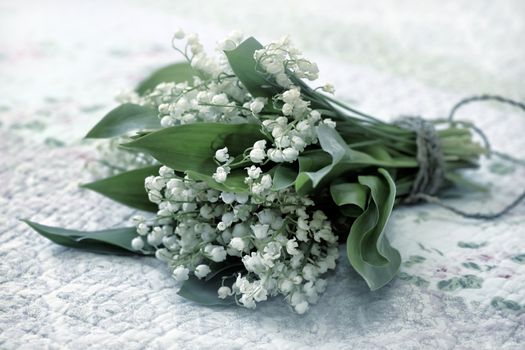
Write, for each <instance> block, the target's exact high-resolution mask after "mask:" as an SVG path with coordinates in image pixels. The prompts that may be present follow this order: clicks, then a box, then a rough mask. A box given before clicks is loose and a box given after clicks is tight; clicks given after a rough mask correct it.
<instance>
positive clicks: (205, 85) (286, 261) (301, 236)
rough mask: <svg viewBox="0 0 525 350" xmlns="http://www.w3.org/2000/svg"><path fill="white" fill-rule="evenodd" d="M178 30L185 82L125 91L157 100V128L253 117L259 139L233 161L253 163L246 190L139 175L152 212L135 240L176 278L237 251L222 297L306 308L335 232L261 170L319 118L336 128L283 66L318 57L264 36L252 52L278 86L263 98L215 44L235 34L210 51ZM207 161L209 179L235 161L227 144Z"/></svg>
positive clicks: (333, 248)
mask: <svg viewBox="0 0 525 350" xmlns="http://www.w3.org/2000/svg"><path fill="white" fill-rule="evenodd" d="M184 38H185V39H186V45H185V47H184V49H177V50H179V51H180V52H181V53H183V55H184V56H185V57H186V58H187V59H188V61H189V62H190V63H191V66H192V67H193V68H194V69H195V71H196V72H197V74H196V76H195V77H194V78H193V81H191V82H185V83H161V84H159V85H158V86H156V87H155V88H154V89H153V90H152V91H151V92H150V93H149V94H148V95H146V96H145V97H143V98H138V97H136V96H133V95H131V96H129V97H128V99H129V100H130V101H133V102H134V103H140V104H142V105H148V106H151V107H154V108H156V109H157V110H158V112H159V118H160V120H161V125H162V126H163V127H169V126H174V125H182V124H191V123H199V122H221V123H239V122H252V123H253V122H257V123H259V124H260V125H261V131H262V133H263V134H264V135H265V136H266V139H261V140H258V141H256V142H255V143H254V144H253V146H252V147H250V148H248V149H247V150H246V151H245V152H244V155H243V159H241V160H240V161H239V163H243V164H245V163H251V164H253V165H250V166H248V167H246V168H245V170H246V178H245V183H246V184H247V187H248V191H247V192H245V193H229V192H222V191H218V190H216V189H213V188H212V187H210V186H209V185H208V184H206V183H204V182H198V181H193V180H192V179H191V178H189V177H188V176H186V177H183V178H181V177H179V176H177V175H176V174H175V172H174V171H173V170H172V169H169V168H167V167H162V168H161V169H160V173H159V176H155V177H149V178H147V179H146V183H145V187H146V190H147V191H148V196H149V199H150V200H151V201H152V202H154V203H157V204H158V206H159V211H158V213H157V216H156V217H155V218H154V219H152V220H149V221H148V220H145V219H143V218H138V219H137V220H136V225H137V233H138V236H137V237H136V238H135V239H134V240H133V242H132V243H133V247H134V249H137V250H140V249H143V248H144V246H145V245H146V244H148V245H149V246H153V247H155V249H156V256H157V258H159V259H161V260H163V261H165V262H167V263H168V265H169V266H170V268H171V269H172V271H173V276H174V277H175V278H176V279H177V280H179V281H184V280H186V279H188V278H189V277H190V275H194V276H195V277H197V278H204V277H206V276H207V275H208V274H209V273H210V272H211V271H212V269H213V266H212V265H213V264H220V263H224V262H225V261H228V259H232V258H236V259H241V261H242V264H243V266H244V272H243V273H239V274H237V275H235V276H234V275H232V276H230V277H229V278H226V279H224V280H223V285H222V287H221V288H219V290H218V296H219V297H220V298H227V297H234V298H235V300H236V301H237V303H238V304H241V305H243V306H245V307H248V308H253V307H255V303H256V302H260V301H263V300H266V299H267V297H268V296H274V295H279V294H280V295H283V296H284V297H285V299H286V300H287V301H288V302H289V303H290V304H291V305H292V306H293V307H294V308H295V310H296V311H297V312H298V313H304V312H305V311H306V310H307V309H308V307H309V305H310V304H312V303H315V302H316V301H317V298H318V295H319V294H320V293H321V292H323V290H324V289H325V286H326V282H325V280H324V279H322V278H321V276H322V275H323V274H324V273H326V272H327V271H328V270H329V269H333V268H335V261H336V259H337V257H338V251H337V237H336V236H335V235H334V233H333V232H332V229H331V226H330V223H329V221H328V220H327V217H326V216H325V215H324V213H323V212H321V211H319V210H317V211H315V210H313V209H312V206H313V204H314V203H313V202H312V201H311V200H310V199H309V198H308V197H304V196H298V195H297V194H295V193H294V192H293V190H291V189H281V190H274V189H273V188H272V176H271V175H270V174H269V173H265V171H264V170H263V169H266V168H267V165H268V164H269V163H270V162H272V163H283V162H289V163H292V162H295V161H296V160H297V159H298V157H299V155H300V154H301V153H302V152H303V151H304V150H305V149H306V147H308V146H309V145H312V144H315V143H317V142H318V140H317V136H316V132H315V129H316V127H317V126H318V125H320V124H325V125H329V126H331V127H335V123H334V122H333V121H331V120H330V119H326V118H325V119H323V118H322V117H321V114H320V112H319V111H317V110H315V109H312V108H311V107H310V102H308V101H307V100H305V99H303V98H302V96H301V89H300V87H298V86H296V85H294V84H293V83H292V81H291V80H290V78H289V74H288V72H293V74H294V75H295V76H296V77H298V78H307V79H309V80H314V79H316V78H317V75H318V69H317V65H316V64H315V63H312V62H310V61H308V60H306V59H304V58H302V57H301V56H300V53H299V52H298V50H296V49H295V48H293V47H292V46H291V44H290V41H289V40H288V39H286V38H285V39H283V40H281V41H279V42H276V43H271V44H270V45H268V46H266V47H265V48H264V49H262V50H258V51H256V52H255V54H254V59H255V60H256V62H257V64H258V65H259V66H260V69H261V70H262V71H264V74H267V75H268V78H269V79H270V80H272V79H273V80H274V81H275V83H276V84H278V85H279V86H280V87H281V88H280V89H281V90H282V92H281V93H277V94H276V95H275V96H273V97H272V98H271V99H268V98H263V97H254V96H252V95H251V94H250V93H249V92H248V90H246V89H245V87H243V85H242V83H240V81H239V80H238V78H237V77H236V76H235V75H234V74H233V72H232V69H231V67H230V66H229V64H228V61H227V59H226V56H225V55H224V52H223V51H222V50H232V49H235V47H237V46H238V45H239V43H240V42H241V40H242V36H241V35H239V34H237V33H234V34H232V35H231V36H230V37H228V38H226V39H225V40H224V41H222V42H221V43H220V44H219V52H220V54H219V55H218V57H210V56H208V55H207V54H206V53H205V52H204V50H203V48H202V45H201V44H200V43H199V41H198V37H197V36H196V35H194V34H185V33H183V32H182V31H179V32H177V33H176V34H175V40H182V39H184ZM214 159H215V161H216V163H217V168H216V170H215V172H214V173H213V174H212V178H213V180H214V181H216V182H217V183H219V184H222V183H225V182H226V180H227V179H228V175H229V174H230V172H231V170H232V167H233V166H234V165H235V164H233V161H234V159H233V157H231V156H230V154H229V153H228V148H227V147H223V148H220V149H217V150H216V151H215V155H214ZM230 279H231V280H230Z"/></svg>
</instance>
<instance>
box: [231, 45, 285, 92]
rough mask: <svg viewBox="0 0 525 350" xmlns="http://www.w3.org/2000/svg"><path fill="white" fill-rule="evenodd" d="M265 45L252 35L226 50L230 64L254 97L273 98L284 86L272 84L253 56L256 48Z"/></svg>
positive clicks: (258, 48)
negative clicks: (233, 47) (231, 48)
mask: <svg viewBox="0 0 525 350" xmlns="http://www.w3.org/2000/svg"><path fill="white" fill-rule="evenodd" d="M262 48H263V46H262V45H261V44H260V43H259V42H258V41H257V40H255V38H253V37H250V38H248V39H246V40H244V41H243V42H242V43H241V44H240V45H239V46H237V47H236V48H235V49H233V50H231V51H224V53H225V54H226V57H227V58H228V61H229V63H230V66H231V68H232V70H233V72H234V73H235V75H236V76H237V78H239V80H240V81H241V83H242V84H243V85H244V87H246V89H247V90H248V91H249V92H250V94H252V96H254V97H268V98H270V99H271V98H272V97H273V96H275V95H276V94H278V93H279V92H281V91H282V88H280V87H278V86H275V85H272V84H271V83H270V82H269V81H268V80H267V79H266V75H265V73H264V72H263V71H262V68H261V67H258V63H257V61H255V58H254V57H253V55H254V53H255V51H256V50H260V49H262Z"/></svg>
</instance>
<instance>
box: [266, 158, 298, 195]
mask: <svg viewBox="0 0 525 350" xmlns="http://www.w3.org/2000/svg"><path fill="white" fill-rule="evenodd" d="M272 171H273V184H272V189H273V190H275V191H279V190H282V189H285V188H287V187H290V186H293V184H294V182H295V179H296V178H297V170H295V169H293V168H292V167H289V166H286V165H283V164H279V165H276V166H275V167H274V168H273V169H272Z"/></svg>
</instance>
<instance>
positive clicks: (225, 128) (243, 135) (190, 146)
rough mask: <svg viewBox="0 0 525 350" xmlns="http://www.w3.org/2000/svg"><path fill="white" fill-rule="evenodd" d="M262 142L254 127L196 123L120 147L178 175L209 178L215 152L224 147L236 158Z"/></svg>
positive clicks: (212, 169) (215, 166)
mask: <svg viewBox="0 0 525 350" xmlns="http://www.w3.org/2000/svg"><path fill="white" fill-rule="evenodd" d="M263 138H264V135H263V134H262V133H261V132H260V128H259V126H258V125H257V124H220V123H197V124H187V125H179V126H173V127H171V128H166V129H162V130H159V131H156V132H153V133H151V134H148V135H146V136H143V137H140V138H138V139H136V140H133V141H131V142H129V143H126V144H123V145H122V147H124V148H130V149H136V150H140V151H142V152H145V153H148V154H150V155H151V156H152V157H154V158H155V159H157V160H158V161H159V162H160V163H162V164H164V165H167V166H169V167H170V168H173V169H175V170H177V171H182V172H186V171H192V172H194V173H199V174H203V175H209V176H211V175H212V174H213V173H214V172H215V169H216V168H217V164H216V163H215V161H214V159H213V157H214V155H215V151H216V150H218V149H219V148H223V147H225V146H226V147H228V153H229V154H230V156H233V157H236V156H238V155H241V154H242V153H243V152H244V151H245V150H246V149H247V148H249V147H252V146H253V144H254V143H255V141H258V140H261V139H263Z"/></svg>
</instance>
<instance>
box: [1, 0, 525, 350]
mask: <svg viewBox="0 0 525 350" xmlns="http://www.w3.org/2000/svg"><path fill="white" fill-rule="evenodd" d="M524 14H525V6H524V3H523V2H522V1H520V0H516V1H476V2H474V1H443V0H436V1H425V2H422V1H415V0H414V1H399V2H387V1H384V2H379V1H378V2H373V3H367V2H364V1H358V0H352V1H342V0H340V1H330V2H324V4H323V5H319V2H317V1H304V0H303V1H277V0H265V1H243V2H238V3H237V4H236V5H233V4H232V2H231V1H225V0H224V1H223V0H218V1H213V2H212V1H207V2H206V1H196V0H192V1H168V0H166V1H139V0H131V1H114V0H112V1H84V2H80V1H78V2H73V1H65V0H64V1H21V0H20V1H5V0H2V1H0V82H1V83H0V160H1V161H0V184H1V185H0V348H1V349H16V348H20V349H45V348H49V349H58V348H66V349H185V348H187V349H201V348H202V349H241V348H242V349H244V348H246V349H306V348H316V349H351V348H355V349H426V348H428V349H455V348H457V349H523V348H524V347H525V205H523V204H522V205H520V206H518V207H517V208H515V210H513V211H512V212H511V213H510V214H508V215H507V216H505V217H503V218H501V219H498V220H493V221H476V220H469V219H463V218H461V217H458V216H455V215H454V214H451V213H449V212H447V211H445V210H443V209H440V208H438V207H436V206H432V205H419V206H412V207H402V208H398V209H396V210H395V213H394V215H393V217H392V220H391V222H390V225H389V227H388V235H389V237H390V239H391V242H392V244H393V246H395V247H396V248H398V249H399V251H400V252H401V255H402V257H403V261H404V262H403V264H402V267H401V271H400V273H399V276H398V277H397V278H396V279H395V280H394V281H393V282H392V283H390V284H389V285H388V286H386V287H385V288H383V289H381V290H379V291H376V292H370V291H369V290H368V288H367V287H366V285H365V283H364V282H363V281H362V280H361V279H360V278H359V276H358V275H357V274H356V273H355V272H353V271H352V269H351V268H350V266H349V265H348V263H347V262H346V261H345V259H344V258H343V259H341V260H340V263H339V266H338V268H337V271H336V272H335V273H333V274H332V275H330V276H329V278H328V282H329V283H328V289H327V292H326V293H325V294H324V295H323V296H322V298H321V299H320V301H319V303H318V304H317V305H315V306H313V307H312V308H311V310H310V311H309V312H308V313H307V314H305V315H302V316H299V315H297V314H295V313H294V312H293V311H292V310H291V309H290V308H289V307H287V306H286V303H285V302H284V301H282V300H279V299H274V300H271V301H269V302H266V303H261V304H260V305H259V306H258V307H257V309H256V310H254V311H253V310H246V309H242V308H235V307H232V308H207V307H202V306H198V305H195V304H194V303H191V302H188V301H186V300H184V299H182V298H181V297H179V296H178V295H177V294H176V291H177V288H178V286H177V284H176V282H175V281H174V280H173V279H172V278H171V276H170V273H169V272H168V270H167V268H165V266H164V265H163V264H162V263H161V262H159V261H156V260H155V259H154V258H139V257H135V258H130V257H118V256H103V255H97V254H92V253H86V252H81V251H76V250H72V249H67V248H64V247H61V246H58V245H55V244H53V243H51V242H49V241H47V240H45V239H44V238H41V237H40V236H38V235H37V234H36V233H34V232H33V231H31V230H30V229H29V228H28V227H27V226H25V225H24V224H23V223H22V222H20V221H19V219H21V218H30V219H32V220H34V221H37V222H41V223H44V224H48V225H56V226H63V227H68V228H76V229H83V230H96V229H103V228H107V227H117V226H119V225H123V224H127V223H128V221H129V217H130V216H132V215H133V214H134V213H135V212H134V211H133V210H131V209H129V208H126V207H123V206H120V205H118V204H115V203H113V202H111V201H109V200H107V199H105V198H102V197H100V196H98V195H96V194H94V193H90V192H87V191H85V190H81V189H79V187H78V185H79V184H80V183H82V182H85V181H89V180H91V179H92V175H91V173H90V172H89V171H88V170H87V169H86V163H89V161H90V160H93V159H94V158H95V157H96V155H97V154H96V151H95V149H94V145H93V144H91V143H90V142H87V141H83V140H82V137H83V135H84V133H85V132H86V131H87V130H88V129H89V128H90V127H91V126H92V125H94V123H96V121H97V120H98V119H99V118H100V117H101V116H102V115H103V114H104V113H106V112H107V111H109V110H110V109H112V108H113V107H114V106H115V105H116V104H115V102H114V100H113V97H114V96H115V94H116V93H117V92H118V91H119V90H120V89H130V88H132V87H133V86H134V84H136V83H137V82H138V81H139V80H140V79H141V78H142V77H144V76H145V75H147V74H148V73H149V72H150V71H152V70H153V69H154V68H156V67H158V66H160V65H163V64H167V63H170V62H173V61H176V60H178V59H179V57H178V56H177V54H176V53H175V52H174V51H173V50H172V49H171V47H170V40H171V35H172V33H173V32H174V31H175V29H176V28H177V27H179V26H180V27H183V28H184V29H186V30H187V31H195V32H198V33H200V36H201V38H202V40H203V42H204V44H205V46H206V47H208V48H212V47H213V44H214V42H216V41H218V40H219V39H221V38H222V37H223V36H224V35H225V34H227V33H228V32H229V31H231V30H233V29H239V30H242V31H244V32H245V33H246V34H250V35H254V36H256V37H257V38H258V39H259V40H260V41H262V42H264V41H265V40H269V39H276V38H278V37H280V36H282V35H284V34H290V35H291V37H292V39H293V40H294V41H295V43H296V45H297V46H298V47H300V48H302V49H303V51H304V53H305V54H306V55H307V56H309V57H311V58H313V59H314V60H315V61H317V62H318V64H319V67H320V69H321V80H322V81H323V82H332V83H333V84H334V85H335V86H336V89H337V92H336V94H337V96H338V97H339V98H343V99H346V100H348V101H350V102H351V103H353V104H354V105H356V106H358V107H359V108H360V109H361V110H366V111H368V112H369V113H371V114H374V115H377V116H380V117H381V118H384V119H388V118H394V117H397V116H399V115H401V114H411V115H422V116H425V117H428V118H437V117H443V116H445V115H446V114H447V112H448V110H449V108H450V107H451V106H452V105H453V104H454V103H455V102H456V101H457V100H459V99H460V98H461V97H464V96H466V95H470V94H480V93H498V94H502V95H505V96H509V97H513V98H516V99H521V100H524V99H525V94H524V93H525V91H524V90H523V82H524V81H525V64H524V59H525V52H524V51H525V47H524V46H523V37H524V34H525V15H524ZM459 114H460V115H459V117H461V118H464V119H467V120H470V121H474V122H475V123H477V124H478V125H479V126H480V127H481V128H483V129H484V130H485V131H486V132H487V135H488V136H489V138H490V140H491V141H492V143H493V146H494V147H495V148H497V149H498V150H501V151H505V152H509V153H512V154H514V155H515V156H516V157H519V158H522V159H524V158H525V137H523V135H524V132H525V116H524V115H523V113H522V114H520V111H519V110H516V109H512V108H510V107H505V106H499V105H496V104H490V103H485V104H478V105H472V106H469V107H466V108H465V109H462V110H461V111H460V113H459ZM469 176H470V177H471V179H473V180H476V181H479V182H481V183H484V184H488V185H489V186H490V187H491V189H492V190H491V191H490V192H488V193H472V194H467V195H466V196H464V197H462V198H461V199H459V198H451V199H447V203H450V204H453V205H455V206H459V207H461V208H463V209H465V210H470V211H477V210H483V211H492V210H497V209H498V208H501V207H502V206H504V205H505V204H506V203H508V202H510V201H511V200H512V199H513V198H514V196H516V195H518V194H519V193H520V192H521V191H522V190H523V189H524V188H525V169H524V168H523V167H519V166H517V165H513V164H512V163H509V162H507V161H503V160H501V159H497V158H492V159H486V160H484V161H483V164H482V168H481V169H479V170H476V171H471V172H470V173H469Z"/></svg>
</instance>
